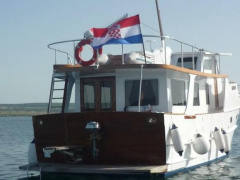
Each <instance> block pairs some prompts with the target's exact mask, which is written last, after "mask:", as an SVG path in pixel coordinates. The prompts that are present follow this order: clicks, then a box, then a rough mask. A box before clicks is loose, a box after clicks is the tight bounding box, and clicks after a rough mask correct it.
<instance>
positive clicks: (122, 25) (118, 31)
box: [91, 15, 143, 49]
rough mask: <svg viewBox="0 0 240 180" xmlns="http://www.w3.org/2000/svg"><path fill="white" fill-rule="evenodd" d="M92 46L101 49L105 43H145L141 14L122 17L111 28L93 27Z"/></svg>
mask: <svg viewBox="0 0 240 180" xmlns="http://www.w3.org/2000/svg"><path fill="white" fill-rule="evenodd" d="M91 31H92V33H93V37H94V39H93V42H92V44H91V45H92V47H93V48H94V49H99V48H101V47H102V46H103V45H105V44H137V43H143V38H142V34H141V29H140V20H139V15H136V16H132V17H128V18H125V19H122V20H120V21H118V22H117V23H115V24H114V25H112V26H111V27H110V28H92V29H91Z"/></svg>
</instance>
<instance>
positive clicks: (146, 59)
mask: <svg viewBox="0 0 240 180" xmlns="http://www.w3.org/2000/svg"><path fill="white" fill-rule="evenodd" d="M139 27H140V33H141V34H142V28H141V25H140V24H139ZM142 46H143V55H144V57H145V64H147V59H146V53H145V46H144V41H143V36H142Z"/></svg>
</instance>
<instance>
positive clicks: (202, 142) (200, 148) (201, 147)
mask: <svg viewBox="0 0 240 180" xmlns="http://www.w3.org/2000/svg"><path fill="white" fill-rule="evenodd" d="M193 149H194V151H195V152H196V153H198V154H200V155H202V154H206V153H207V152H208V151H209V149H210V144H209V141H208V140H207V139H206V138H205V137H203V136H202V135H200V134H197V136H196V138H195V140H194V141H193Z"/></svg>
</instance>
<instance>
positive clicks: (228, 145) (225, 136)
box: [222, 130, 231, 154]
mask: <svg viewBox="0 0 240 180" xmlns="http://www.w3.org/2000/svg"><path fill="white" fill-rule="evenodd" d="M222 134H223V139H224V142H225V148H224V152H225V153H226V154H228V153H229V151H230V149H231V142H230V141H229V138H228V134H227V133H226V131H224V130H223V131H222Z"/></svg>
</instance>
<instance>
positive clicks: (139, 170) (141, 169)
mask: <svg viewBox="0 0 240 180" xmlns="http://www.w3.org/2000/svg"><path fill="white" fill-rule="evenodd" d="M19 169H20V170H27V171H41V172H51V173H55V172H62V173H77V174H163V173H165V172H167V165H162V166H111V165H108V166H106V165H76V164H74V165H71V164H27V165H23V166H20V167H19Z"/></svg>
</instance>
